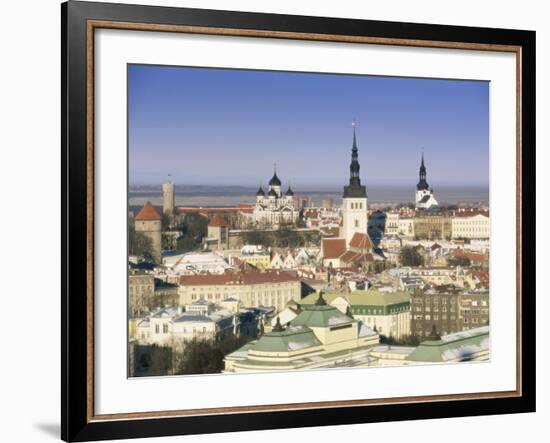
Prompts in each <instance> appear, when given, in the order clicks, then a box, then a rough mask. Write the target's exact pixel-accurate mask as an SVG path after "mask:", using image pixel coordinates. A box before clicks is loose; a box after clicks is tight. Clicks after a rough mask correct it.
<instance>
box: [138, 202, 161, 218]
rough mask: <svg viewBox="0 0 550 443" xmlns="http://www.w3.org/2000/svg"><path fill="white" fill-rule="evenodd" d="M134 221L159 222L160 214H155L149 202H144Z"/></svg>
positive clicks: (155, 211)
mask: <svg viewBox="0 0 550 443" xmlns="http://www.w3.org/2000/svg"><path fill="white" fill-rule="evenodd" d="M135 219H136V220H138V221H149V220H160V214H159V213H158V212H157V210H156V209H155V207H154V206H153V205H152V204H151V202H150V201H148V202H145V204H144V205H143V208H141V210H140V211H139V212H138V214H137V215H136V218H135Z"/></svg>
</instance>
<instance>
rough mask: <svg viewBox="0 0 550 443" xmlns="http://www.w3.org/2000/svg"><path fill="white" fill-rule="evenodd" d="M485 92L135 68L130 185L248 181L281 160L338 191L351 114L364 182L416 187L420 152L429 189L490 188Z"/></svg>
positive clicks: (475, 86) (296, 176)
mask: <svg viewBox="0 0 550 443" xmlns="http://www.w3.org/2000/svg"><path fill="white" fill-rule="evenodd" d="M488 94H489V86H488V83H487V82H479V81H456V80H433V79H410V78H395V77H374V76H357V75H341V74H311V73H289V72H272V71H244V70H227V69H212V68H182V67H164V66H163V67H159V66H145V65H130V66H129V68H128V105H129V106H128V124H129V127H128V134H129V174H130V176H129V183H130V186H137V185H153V184H158V183H161V182H163V181H165V180H166V179H167V177H168V174H171V178H172V179H173V180H174V181H175V182H176V183H178V184H181V185H184V184H189V185H201V184H202V185H219V186H222V185H235V186H252V187H253V186H257V185H259V184H260V183H261V184H263V185H265V184H266V181H267V180H268V179H269V177H270V176H271V174H272V173H273V165H274V163H276V164H277V170H278V173H279V175H280V177H281V179H282V180H283V182H284V185H285V186H286V185H288V182H291V183H292V185H293V188H297V187H299V186H300V185H303V186H308V187H310V186H325V187H331V188H332V187H334V186H343V185H344V184H346V182H347V176H348V173H349V152H350V150H351V144H352V125H351V123H352V120H353V119H355V120H356V121H357V127H356V129H357V143H358V148H359V159H360V162H361V166H362V168H361V173H360V177H361V180H362V181H363V182H364V184H366V185H367V187H368V186H369V185H373V186H376V187H379V186H398V187H399V186H414V185H416V182H417V179H418V167H419V165H420V156H421V154H422V152H424V155H425V159H426V167H427V169H428V182H429V183H430V185H431V186H434V187H436V188H437V187H457V186H465V187H488V178H489V174H488V171H489V163H488V162H489V150H488V134H489V131H488V126H489V124H488ZM182 103H183V105H182ZM189 146H192V147H193V148H192V149H189V148H188V147H189ZM245 162H246V163H245ZM312 162H313V163H312ZM312 164H314V165H315V168H312V167H311V165H312ZM236 170H238V171H239V172H238V174H235V171H236Z"/></svg>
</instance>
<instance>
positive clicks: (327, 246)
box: [322, 238, 346, 259]
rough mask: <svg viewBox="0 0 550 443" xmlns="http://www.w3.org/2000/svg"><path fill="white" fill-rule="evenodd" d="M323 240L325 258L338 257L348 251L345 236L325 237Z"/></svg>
mask: <svg viewBox="0 0 550 443" xmlns="http://www.w3.org/2000/svg"><path fill="white" fill-rule="evenodd" d="M322 242H323V244H322V249H323V258H327V259H331V258H338V257H340V256H341V255H342V254H343V253H344V252H346V240H345V239H343V238H324V239H323V240H322Z"/></svg>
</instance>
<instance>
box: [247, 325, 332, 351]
mask: <svg viewBox="0 0 550 443" xmlns="http://www.w3.org/2000/svg"><path fill="white" fill-rule="evenodd" d="M316 346H321V342H320V341H319V340H317V337H315V334H314V333H313V331H312V330H311V329H309V328H308V327H305V326H290V327H287V328H286V329H285V330H284V331H280V332H268V333H267V334H264V335H262V336H261V337H260V338H259V339H258V341H257V342H256V343H255V344H254V345H253V346H251V347H250V349H249V350H250V351H260V352H291V351H298V350H301V349H306V348H312V347H316Z"/></svg>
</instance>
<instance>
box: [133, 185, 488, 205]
mask: <svg viewBox="0 0 550 443" xmlns="http://www.w3.org/2000/svg"><path fill="white" fill-rule="evenodd" d="M257 190H258V188H257V187H255V188H253V187H246V186H202V185H176V206H188V207H226V206H235V205H237V204H239V203H255V202H256V192H257ZM284 190H285V189H284V188H283V191H284ZM264 191H266V189H264ZM293 191H294V195H295V196H296V197H298V198H306V199H311V201H312V204H313V205H320V204H321V202H322V201H323V200H327V199H331V200H332V202H333V204H334V205H338V204H340V203H341V201H342V193H343V188H340V189H338V188H336V187H326V188H324V189H323V188H321V187H313V186H310V187H307V188H305V189H300V188H299V187H298V186H296V187H294V186H293ZM414 193H415V187H414V186H413V187H404V186H402V187H398V186H394V187H384V186H371V187H369V186H367V195H368V199H369V204H374V205H376V206H384V205H395V204H398V203H402V204H407V203H413V202H414ZM434 194H435V198H436V199H437V201H438V202H439V204H440V205H460V206H488V205H489V189H488V188H484V187H441V188H439V189H434ZM146 201H150V202H151V203H152V204H153V205H155V206H162V190H161V185H157V186H155V185H131V186H130V187H129V192H128V204H129V206H142V205H143V204H144V203H145V202H146Z"/></svg>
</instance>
